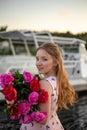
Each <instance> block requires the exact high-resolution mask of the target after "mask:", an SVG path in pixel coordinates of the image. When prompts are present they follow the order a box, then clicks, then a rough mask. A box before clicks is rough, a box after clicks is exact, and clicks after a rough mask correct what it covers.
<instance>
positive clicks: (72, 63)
mask: <svg viewBox="0 0 87 130" xmlns="http://www.w3.org/2000/svg"><path fill="white" fill-rule="evenodd" d="M43 42H55V43H56V44H58V45H59V47H60V50H61V53H62V57H63V61H64V65H65V68H66V71H67V74H68V77H69V80H70V82H71V83H72V85H73V87H74V88H75V90H76V92H77V94H78V100H77V102H76V104H75V106H74V107H70V109H69V110H67V111H66V110H61V111H59V112H58V116H59V118H60V120H61V123H62V124H63V126H64V128H65V130H87V0H61V1H60V0H44V1H42V0H0V74H2V73H5V72H7V73H8V72H12V71H16V70H19V71H20V72H23V71H24V70H27V71H31V72H32V73H38V72H37V69H36V67H35V53H36V48H37V47H38V46H39V45H41V44H43ZM4 103H5V101H4V96H3V95H2V94H0V130H2V129H3V130H19V127H20V124H18V122H17V121H11V120H10V119H9V117H8V115H6V114H4V112H3V108H4Z"/></svg>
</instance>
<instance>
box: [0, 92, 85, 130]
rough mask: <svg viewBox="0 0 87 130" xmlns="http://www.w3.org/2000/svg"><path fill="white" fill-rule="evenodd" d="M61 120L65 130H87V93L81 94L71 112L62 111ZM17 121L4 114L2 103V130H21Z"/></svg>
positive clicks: (0, 113)
mask: <svg viewBox="0 0 87 130" xmlns="http://www.w3.org/2000/svg"><path fill="white" fill-rule="evenodd" d="M58 115H59V118H60V120H61V123H62V124H63V126H64V128H65V130H87V91H85V92H80V93H79V98H78V101H77V103H76V105H75V106H74V107H73V108H71V109H69V110H61V111H60V112H59V113H58ZM19 127H20V125H19V124H18V122H17V121H11V120H9V119H8V117H7V115H5V114H4V113H3V103H0V130H19Z"/></svg>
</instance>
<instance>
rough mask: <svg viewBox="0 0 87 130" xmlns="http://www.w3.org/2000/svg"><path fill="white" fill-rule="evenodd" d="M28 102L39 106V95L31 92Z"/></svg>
mask: <svg viewBox="0 0 87 130" xmlns="http://www.w3.org/2000/svg"><path fill="white" fill-rule="evenodd" d="M28 101H29V103H30V104H32V105H33V104H38V101H39V93H37V92H31V93H30V94H29V96H28Z"/></svg>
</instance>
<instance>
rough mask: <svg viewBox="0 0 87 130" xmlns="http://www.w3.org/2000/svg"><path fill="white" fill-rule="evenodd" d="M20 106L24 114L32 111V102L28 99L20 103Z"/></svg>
mask: <svg viewBox="0 0 87 130" xmlns="http://www.w3.org/2000/svg"><path fill="white" fill-rule="evenodd" d="M19 107H20V113H21V114H23V115H26V113H28V112H29V111H30V104H29V103H28V102H27V101H25V102H22V103H19Z"/></svg>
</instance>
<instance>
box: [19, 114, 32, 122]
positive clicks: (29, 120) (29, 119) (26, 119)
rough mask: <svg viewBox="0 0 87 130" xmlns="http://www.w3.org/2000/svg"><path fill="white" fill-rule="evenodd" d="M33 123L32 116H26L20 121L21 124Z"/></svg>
mask: <svg viewBox="0 0 87 130" xmlns="http://www.w3.org/2000/svg"><path fill="white" fill-rule="evenodd" d="M30 122H32V118H31V115H25V116H24V117H23V118H21V119H20V123H21V124H22V123H24V124H26V123H30Z"/></svg>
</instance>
